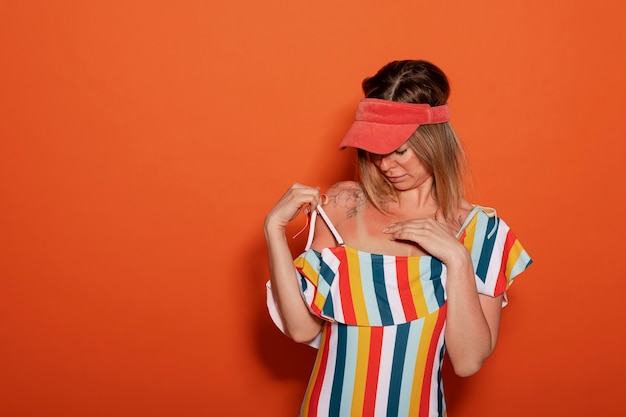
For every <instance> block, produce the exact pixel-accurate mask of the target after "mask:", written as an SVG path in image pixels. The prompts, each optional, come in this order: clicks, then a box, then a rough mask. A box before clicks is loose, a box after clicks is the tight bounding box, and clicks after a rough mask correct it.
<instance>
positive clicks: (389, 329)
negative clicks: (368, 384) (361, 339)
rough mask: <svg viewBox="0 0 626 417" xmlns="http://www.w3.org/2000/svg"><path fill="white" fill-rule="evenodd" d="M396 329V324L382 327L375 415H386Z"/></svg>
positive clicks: (384, 416)
mask: <svg viewBox="0 0 626 417" xmlns="http://www.w3.org/2000/svg"><path fill="white" fill-rule="evenodd" d="M397 329H398V327H397V326H385V327H384V328H383V340H382V347H381V352H380V368H379V372H378V387H376V408H375V409H374V416H375V417H386V416H387V404H388V403H389V386H390V384H391V369H392V364H393V352H394V350H395V346H396V333H397V332H396V330H397Z"/></svg>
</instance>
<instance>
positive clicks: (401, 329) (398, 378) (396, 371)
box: [387, 323, 411, 417]
mask: <svg viewBox="0 0 626 417" xmlns="http://www.w3.org/2000/svg"><path fill="white" fill-rule="evenodd" d="M410 326H411V324H410V323H405V324H400V325H399V326H397V331H396V343H395V347H394V350H393V361H392V362H391V378H390V381H389V396H388V401H387V417H398V416H399V414H398V413H399V411H398V408H399V407H400V389H401V388H402V373H403V371H404V361H405V358H406V346H407V340H408V338H409V327H410Z"/></svg>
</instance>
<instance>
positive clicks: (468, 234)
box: [463, 216, 478, 253]
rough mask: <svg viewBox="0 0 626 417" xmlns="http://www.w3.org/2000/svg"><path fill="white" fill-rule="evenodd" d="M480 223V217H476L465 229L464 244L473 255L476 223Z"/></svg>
mask: <svg viewBox="0 0 626 417" xmlns="http://www.w3.org/2000/svg"><path fill="white" fill-rule="evenodd" d="M477 221H478V216H474V218H473V219H472V220H471V221H470V222H469V224H468V225H467V227H466V228H465V240H464V241H463V244H464V245H465V247H466V248H467V250H468V251H469V252H470V253H472V248H473V247H474V234H475V233H476V222H477Z"/></svg>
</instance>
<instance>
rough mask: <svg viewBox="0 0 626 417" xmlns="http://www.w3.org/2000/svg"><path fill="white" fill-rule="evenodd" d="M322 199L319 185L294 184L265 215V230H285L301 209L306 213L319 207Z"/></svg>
mask: <svg viewBox="0 0 626 417" xmlns="http://www.w3.org/2000/svg"><path fill="white" fill-rule="evenodd" d="M320 199H321V196H320V188H319V187H309V186H306V185H302V184H298V183H296V184H293V185H292V186H291V187H289V189H288V190H287V192H285V194H283V196H282V197H281V198H280V200H278V202H277V203H276V205H275V206H274V207H273V208H272V209H271V210H270V211H269V213H267V216H266V217H265V231H266V232H268V231H271V230H281V231H284V230H285V228H286V227H287V224H288V223H289V222H291V221H292V220H293V219H295V218H296V217H297V216H298V214H299V213H300V211H301V210H304V212H305V213H306V214H308V213H310V212H311V211H312V210H314V209H315V207H317V205H318V204H319V202H320Z"/></svg>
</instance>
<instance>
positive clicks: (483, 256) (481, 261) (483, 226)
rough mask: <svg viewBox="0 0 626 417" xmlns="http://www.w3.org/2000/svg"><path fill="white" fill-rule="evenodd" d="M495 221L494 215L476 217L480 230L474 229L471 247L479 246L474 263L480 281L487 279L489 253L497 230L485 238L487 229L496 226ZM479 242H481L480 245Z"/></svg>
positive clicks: (491, 250)
mask: <svg viewBox="0 0 626 417" xmlns="http://www.w3.org/2000/svg"><path fill="white" fill-rule="evenodd" d="M485 220H486V221H485ZM497 221H498V219H497V218H496V217H487V216H486V215H484V216H480V217H479V219H478V225H477V226H480V230H478V228H477V230H476V235H475V236H474V246H473V249H476V248H480V254H479V256H478V264H474V265H476V275H478V278H480V279H481V280H482V282H485V281H487V273H488V271H489V262H490V261H491V255H492V253H493V248H494V245H495V243H496V237H497V236H498V231H497V230H496V231H495V232H494V235H493V236H492V237H491V239H487V230H492V229H493V227H494V226H496V222H497ZM496 228H497V226H496ZM479 232H480V233H479ZM480 242H482V245H481V244H480ZM472 252H473V250H472ZM472 259H473V257H472Z"/></svg>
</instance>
